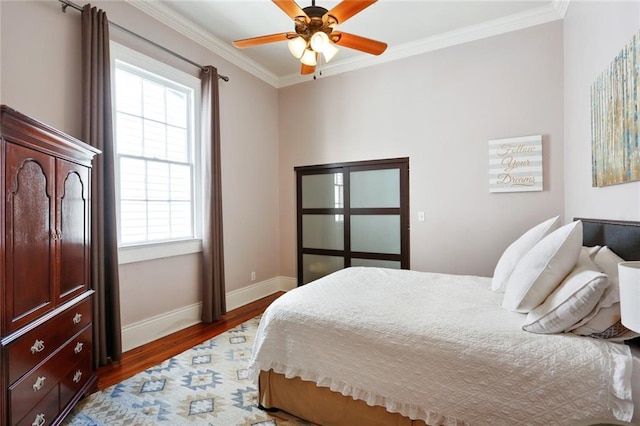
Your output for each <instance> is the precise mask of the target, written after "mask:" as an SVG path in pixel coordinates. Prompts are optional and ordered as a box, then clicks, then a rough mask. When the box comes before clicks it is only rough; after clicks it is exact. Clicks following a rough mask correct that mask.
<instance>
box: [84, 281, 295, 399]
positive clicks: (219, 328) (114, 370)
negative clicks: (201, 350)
mask: <svg viewBox="0 0 640 426" xmlns="http://www.w3.org/2000/svg"><path fill="white" fill-rule="evenodd" d="M282 294H284V293H283V292H278V293H274V294H272V295H270V296H267V297H264V298H262V299H259V300H256V301H255V302H253V303H249V304H248V305H245V306H241V307H240V308H238V309H234V310H233V311H230V312H227V314H226V315H225V316H224V317H222V319H221V320H220V321H216V322H215V323H212V324H202V323H201V324H196V325H194V326H191V327H189V328H186V329H184V330H181V331H178V332H176V333H173V334H171V335H169V336H166V337H163V338H162V339H159V340H156V341H154V342H151V343H147V344H146V345H143V346H140V347H137V348H134V349H132V350H130V351H128V352H125V353H124V354H123V355H122V360H121V361H119V362H115V363H113V364H110V365H107V366H104V367H101V368H99V369H98V371H97V374H98V390H102V389H105V388H108V387H109V386H112V385H115V384H116V383H120V382H121V381H123V380H125V379H128V378H129V377H131V376H134V375H136V374H137V373H139V372H141V371H144V370H146V369H148V368H150V367H152V366H154V365H156V364H159V363H161V362H162V361H164V360H166V359H168V358H171V357H173V356H176V355H178V354H179V353H182V352H184V351H186V350H187V349H189V348H191V347H193V346H195V345H198V344H200V343H202V342H204V341H206V340H209V339H211V338H212V337H214V336H217V335H218V334H221V333H224V332H225V331H227V330H229V329H231V328H233V327H235V326H237V325H239V324H242V323H243V322H245V321H247V320H249V319H251V318H253V317H255V316H256V315H260V314H261V313H263V312H264V310H265V309H267V306H269V305H270V304H271V302H273V301H274V300H276V299H277V298H278V297H280V296H281V295H282Z"/></svg>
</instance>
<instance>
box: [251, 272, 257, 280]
mask: <svg viewBox="0 0 640 426" xmlns="http://www.w3.org/2000/svg"><path fill="white" fill-rule="evenodd" d="M255 280H256V273H255V272H252V273H251V281H255Z"/></svg>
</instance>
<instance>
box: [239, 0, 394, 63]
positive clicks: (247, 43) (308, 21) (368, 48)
mask: <svg viewBox="0 0 640 426" xmlns="http://www.w3.org/2000/svg"><path fill="white" fill-rule="evenodd" d="M272 1H273V2H274V3H275V4H276V5H277V6H278V7H279V8H280V9H282V11H283V12H284V13H286V14H287V15H289V17H290V18H291V19H293V21H294V23H295V32H287V33H279V34H271V35H266V36H260V37H253V38H248V39H243V40H236V41H234V42H233V44H234V46H236V47H238V48H245V47H252V46H258V45H261V44H266V43H273V42H276V41H283V40H288V43H287V44H288V47H289V51H290V52H291V54H292V55H293V56H294V57H295V58H296V59H299V60H300V62H301V63H302V66H301V69H300V73H301V74H311V73H313V72H314V71H315V67H316V65H317V63H318V53H322V54H323V56H324V60H325V62H329V61H330V60H331V59H332V58H333V57H334V56H335V55H336V53H338V51H339V49H338V48H337V47H336V45H338V46H343V47H348V48H350V49H355V50H359V51H361V52H366V53H370V54H373V55H380V54H381V53H382V52H384V51H385V50H386V48H387V44H386V43H382V42H380V41H376V40H371V39H368V38H365V37H360V36H357V35H354V34H349V33H344V32H339V31H334V29H335V27H336V26H337V25H338V24H340V23H344V22H345V21H346V20H347V19H349V18H351V17H352V16H354V15H355V14H356V13H358V12H360V11H362V10H363V9H365V8H367V7H369V6H371V5H372V4H373V3H375V2H376V1H377V0H361V1H360V0H343V1H342V2H341V3H338V5H336V6H335V7H334V8H332V9H331V10H327V9H325V8H324V7H320V6H316V2H315V0H312V4H311V6H307V7H305V8H304V9H301V8H300V6H298V4H297V3H296V2H295V1H294V0H272Z"/></svg>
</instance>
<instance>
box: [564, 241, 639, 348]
mask: <svg viewBox="0 0 640 426" xmlns="http://www.w3.org/2000/svg"><path fill="white" fill-rule="evenodd" d="M594 262H595V264H596V265H597V266H598V267H599V268H600V269H601V270H602V271H604V273H605V274H607V276H608V277H609V287H607V289H606V290H605V291H604V293H603V294H602V297H601V298H600V301H599V302H598V304H597V305H596V306H595V307H594V308H593V310H592V311H591V312H590V313H589V314H588V315H587V316H585V317H584V318H583V319H582V321H579V322H578V323H576V324H575V325H574V326H573V327H571V332H572V333H575V334H579V335H581V336H591V337H595V338H597V339H607V340H609V341H613V342H621V341H624V340H628V339H633V338H635V337H638V336H640V334H639V333H635V332H633V331H631V330H628V329H627V328H626V327H624V326H623V325H622V324H621V323H620V284H619V279H618V263H620V262H624V260H623V259H622V258H621V257H620V256H618V255H617V254H615V253H614V252H613V251H612V250H611V249H610V248H609V247H607V246H604V247H602V248H601V249H600V250H599V251H598V253H596V256H595V258H594Z"/></svg>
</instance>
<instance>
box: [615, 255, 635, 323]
mask: <svg viewBox="0 0 640 426" xmlns="http://www.w3.org/2000/svg"><path fill="white" fill-rule="evenodd" d="M618 275H619V279H620V315H621V318H622V325H624V326H625V327H627V328H628V329H629V330H633V331H636V332H638V333H640V261H636V262H622V263H619V264H618Z"/></svg>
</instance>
